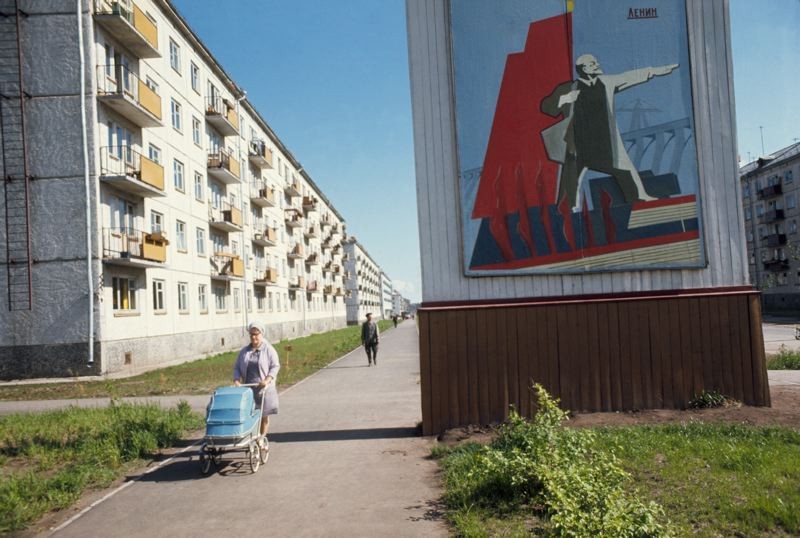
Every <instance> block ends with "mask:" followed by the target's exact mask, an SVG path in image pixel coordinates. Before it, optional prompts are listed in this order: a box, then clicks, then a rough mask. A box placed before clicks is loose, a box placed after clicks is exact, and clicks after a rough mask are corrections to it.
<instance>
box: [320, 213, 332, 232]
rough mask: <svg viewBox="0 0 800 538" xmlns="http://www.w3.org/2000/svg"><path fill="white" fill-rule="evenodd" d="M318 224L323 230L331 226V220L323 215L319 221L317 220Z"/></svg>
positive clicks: (328, 216)
mask: <svg viewBox="0 0 800 538" xmlns="http://www.w3.org/2000/svg"><path fill="white" fill-rule="evenodd" d="M319 224H320V226H322V228H323V229H325V228H327V227H328V226H330V225H331V224H333V221H332V220H331V216H330V215H324V216H323V217H322V218H321V219H319Z"/></svg>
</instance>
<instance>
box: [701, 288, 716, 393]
mask: <svg viewBox="0 0 800 538" xmlns="http://www.w3.org/2000/svg"><path fill="white" fill-rule="evenodd" d="M698 302H699V303H700V304H699V308H700V327H701V332H700V334H701V340H700V345H701V350H702V351H701V354H702V359H703V381H702V384H701V387H700V389H699V390H698V391H697V395H700V392H702V390H703V389H709V388H718V386H717V381H716V375H715V372H714V356H713V354H712V352H711V305H710V301H709V298H708V297H703V298H701V299H698ZM715 315H716V314H715Z"/></svg>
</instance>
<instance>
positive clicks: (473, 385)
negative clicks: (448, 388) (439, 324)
mask: <svg viewBox="0 0 800 538" xmlns="http://www.w3.org/2000/svg"><path fill="white" fill-rule="evenodd" d="M477 316H478V313H477V312H476V311H475V310H468V311H466V312H465V317H466V322H467V334H466V336H467V372H468V384H469V422H470V424H480V423H481V415H480V410H479V407H480V401H481V400H480V389H479V387H478V384H479V383H482V380H481V378H480V375H479V374H478V361H479V360H483V357H480V356H479V355H478V338H477V335H476V333H477V331H478V326H477Z"/></svg>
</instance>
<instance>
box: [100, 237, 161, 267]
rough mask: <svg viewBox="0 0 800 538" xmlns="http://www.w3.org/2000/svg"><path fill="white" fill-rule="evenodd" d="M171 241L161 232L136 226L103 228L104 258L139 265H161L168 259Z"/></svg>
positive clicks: (119, 262)
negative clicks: (148, 230) (146, 230)
mask: <svg viewBox="0 0 800 538" xmlns="http://www.w3.org/2000/svg"><path fill="white" fill-rule="evenodd" d="M168 244H169V242H168V241H167V240H166V238H165V237H164V236H163V235H162V234H161V233H159V232H156V233H147V232H144V231H141V230H137V229H135V228H103V259H104V260H105V261H106V262H109V263H115V264H119V265H130V266H138V267H161V266H163V265H164V264H165V263H166V261H167V245H168Z"/></svg>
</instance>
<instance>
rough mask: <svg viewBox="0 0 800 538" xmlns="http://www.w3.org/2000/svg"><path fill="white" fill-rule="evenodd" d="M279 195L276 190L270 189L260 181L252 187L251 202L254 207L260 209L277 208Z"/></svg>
mask: <svg viewBox="0 0 800 538" xmlns="http://www.w3.org/2000/svg"><path fill="white" fill-rule="evenodd" d="M277 200H278V195H277V194H276V192H275V189H273V188H272V187H268V186H267V184H266V183H265V182H263V181H258V182H255V183H252V184H251V185H250V201H251V202H252V203H253V205H257V206H260V207H275V205H276V204H277V203H278V201H277Z"/></svg>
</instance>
